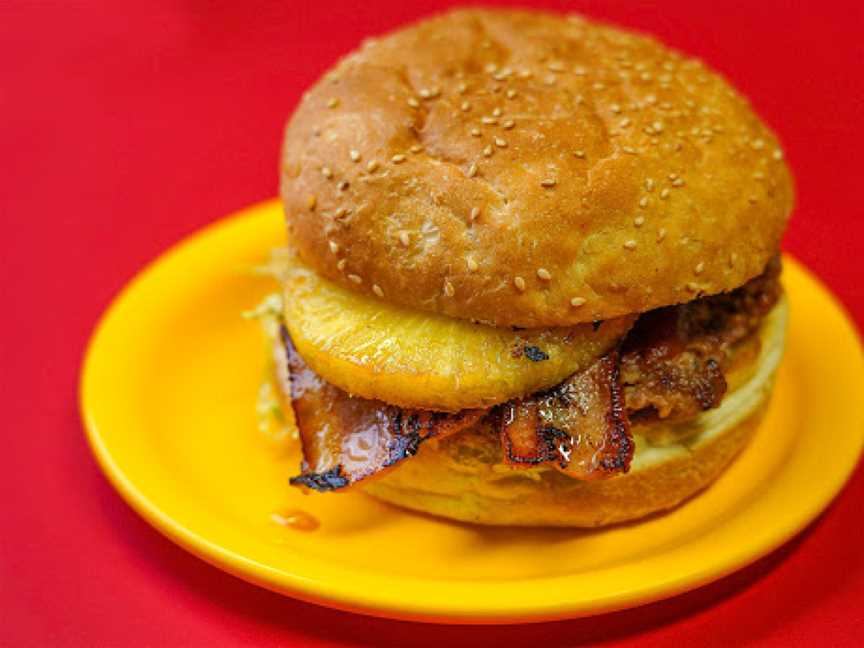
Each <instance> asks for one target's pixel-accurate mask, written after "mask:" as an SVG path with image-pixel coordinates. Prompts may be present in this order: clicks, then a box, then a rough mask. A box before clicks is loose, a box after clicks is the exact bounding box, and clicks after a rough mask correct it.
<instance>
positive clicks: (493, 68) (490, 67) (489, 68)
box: [483, 63, 498, 74]
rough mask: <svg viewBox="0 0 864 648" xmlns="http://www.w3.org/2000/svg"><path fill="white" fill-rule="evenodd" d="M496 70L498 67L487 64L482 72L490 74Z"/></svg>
mask: <svg viewBox="0 0 864 648" xmlns="http://www.w3.org/2000/svg"><path fill="white" fill-rule="evenodd" d="M497 69H498V66H497V65H495V64H494V63H487V64H486V65H485V66H484V67H483V70H484V71H485V72H486V73H488V74H492V73H493V72H494V71H495V70H497Z"/></svg>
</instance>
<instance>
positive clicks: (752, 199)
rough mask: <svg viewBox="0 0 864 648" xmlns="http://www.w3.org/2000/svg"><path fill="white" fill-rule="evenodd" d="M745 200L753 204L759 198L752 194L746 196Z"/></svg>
mask: <svg viewBox="0 0 864 648" xmlns="http://www.w3.org/2000/svg"><path fill="white" fill-rule="evenodd" d="M747 200H748V201H749V202H750V204H753V205H755V204H756V203H757V202H759V199H758V198H756V196H752V195H751V196H748V198H747Z"/></svg>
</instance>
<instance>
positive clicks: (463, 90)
mask: <svg viewBox="0 0 864 648" xmlns="http://www.w3.org/2000/svg"><path fill="white" fill-rule="evenodd" d="M456 91H457V92H458V93H459V94H465V93H466V92H467V91H468V84H467V83H465V82H464V81H463V82H462V83H460V84H459V85H458V86H456Z"/></svg>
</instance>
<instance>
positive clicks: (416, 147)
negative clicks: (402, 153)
mask: <svg viewBox="0 0 864 648" xmlns="http://www.w3.org/2000/svg"><path fill="white" fill-rule="evenodd" d="M408 150H410V151H411V152H412V153H419V152H420V151H422V150H423V147H422V146H420V145H419V144H413V145H412V146H411V148H410V149H408Z"/></svg>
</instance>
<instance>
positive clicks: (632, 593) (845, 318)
mask: <svg viewBox="0 0 864 648" xmlns="http://www.w3.org/2000/svg"><path fill="white" fill-rule="evenodd" d="M277 205H278V199H269V200H266V201H263V202H259V203H256V204H253V205H251V206H249V207H246V208H245V209H242V210H240V211H238V212H235V213H233V214H231V215H228V216H226V217H224V218H222V219H219V220H217V221H215V222H213V223H210V224H208V225H206V226H204V227H202V228H200V229H198V230H196V231H194V232H192V233H190V234H189V235H187V236H185V237H183V238H181V239H180V240H179V241H178V242H176V243H175V244H173V245H171V246H169V247H168V248H167V249H166V250H165V251H163V252H162V253H160V254H159V255H157V256H156V257H155V258H154V259H153V260H151V261H150V262H148V263H147V264H146V265H145V266H144V267H143V268H142V269H140V270H139V271H138V272H137V273H136V274H135V275H134V277H133V278H132V279H131V280H129V281H127V282H126V283H125V284H124V286H123V287H122V289H121V290H120V291H119V292H118V293H117V294H116V295H115V297H114V298H113V299H112V300H111V302H110V304H109V306H108V307H107V308H106V309H105V310H104V311H103V313H102V314H101V315H100V317H99V319H98V322H97V324H96V325H95V327H94V328H93V330H92V332H91V335H90V337H89V339H88V342H87V345H86V347H85V351H84V356H83V361H82V363H81V370H80V375H79V385H78V405H79V413H80V416H81V420H82V423H83V427H84V430H85V435H86V438H87V440H88V444H89V446H90V448H91V451H92V452H93V454H94V455H95V457H96V459H97V463H98V465H99V467H100V469H101V472H102V473H103V474H104V475H105V476H106V477H107V478H108V480H109V482H110V483H111V484H112V486H113V487H114V489H115V490H116V491H117V492H118V493H119V494H120V495H121V497H122V498H123V499H124V501H126V503H127V504H129V505H130V506H131V508H132V509H133V510H134V511H135V512H136V513H137V514H138V515H140V516H141V517H142V518H144V519H145V520H146V521H147V522H148V523H149V524H150V525H151V526H153V527H154V528H155V529H156V530H157V531H159V532H160V533H162V534H163V535H164V536H166V537H167V538H168V539H169V540H171V541H172V542H175V543H176V544H178V545H180V546H181V547H183V548H184V549H186V550H187V551H189V552H190V553H192V554H194V555H195V556H197V557H198V558H201V559H202V560H204V561H205V562H207V563H209V564H211V565H213V566H215V567H217V568H219V569H222V570H223V571H226V572H228V573H230V574H232V575H234V576H236V577H239V578H241V579H243V580H245V581H247V582H250V583H253V584H255V585H259V586H263V587H265V588H267V589H269V590H272V591H275V592H277V593H280V594H285V595H288V596H291V597H294V598H297V599H300V600H304V601H307V602H311V603H316V604H319V605H325V606H328V607H333V608H337V609H341V610H345V611H349V612H358V613H362V614H367V615H372V616H377V617H384V618H393V619H401V620H418V621H435V622H445V623H464V624H478V623H494V624H504V623H526V622H543V621H549V620H558V619H565V618H574V617H579V616H589V615H594V614H601V613H604V612H611V611H614V610H619V609H624V608H629V607H635V606H637V605H643V604H646V603H650V602H653V601H657V600H661V599H664V598H668V597H671V596H675V595H678V594H682V593H684V592H687V591H690V590H693V589H696V588H698V587H701V586H703V585H705V584H707V583H709V582H712V581H714V580H717V579H719V578H722V577H724V576H726V575H728V574H730V573H733V572H735V571H738V570H740V569H743V568H744V567H746V566H748V565H750V564H752V563H753V562H755V561H757V560H759V559H760V558H762V557H764V556H766V555H768V554H769V553H771V552H772V551H774V550H776V549H777V548H779V547H781V546H782V545H783V544H785V543H786V542H788V541H789V540H791V539H792V538H793V537H795V536H796V535H798V534H799V533H800V532H801V531H802V530H803V529H804V528H805V527H806V526H807V525H808V524H810V523H811V522H813V520H814V519H816V518H817V517H818V516H819V515H820V513H822V512H823V511H824V510H826V509H827V508H828V506H829V505H830V504H831V502H832V501H833V500H834V499H835V498H836V497H837V496H838V495H839V494H840V492H841V491H842V490H843V488H844V487H845V485H846V484H847V483H848V481H849V479H850V477H851V476H852V474H853V472H854V470H855V467H856V465H857V463H858V459H859V457H860V455H861V452H862V447H864V418H862V421H861V423H862V425H861V430H860V431H859V433H858V437H857V452H856V453H855V454H854V457H853V458H850V460H849V461H848V462H847V463H846V465H845V466H843V467H842V470H839V471H835V472H834V473H833V478H832V480H831V483H830V484H829V485H828V486H827V487H824V488H823V489H822V490H821V491H820V495H819V496H817V497H812V498H811V499H810V500H809V501H808V502H807V503H808V504H809V506H806V507H804V509H799V510H798V511H797V514H796V515H793V516H789V515H787V516H786V517H785V518H784V520H783V523H782V524H780V525H776V524H775V525H772V529H773V533H770V534H765V535H764V536H763V537H762V540H761V542H760V543H758V544H757V545H756V547H755V548H754V544H753V542H752V541H751V542H749V543H747V544H745V543H741V544H739V545H736V546H735V547H734V550H733V551H729V552H727V553H726V554H725V559H723V560H719V561H713V562H712V563H710V564H709V565H708V566H706V567H703V568H702V569H691V570H689V571H687V572H686V573H684V574H677V575H676V574H671V575H669V576H668V577H667V578H664V579H661V580H659V581H658V579H656V578H655V579H653V582H652V583H651V584H649V585H647V586H645V585H640V586H635V587H629V588H624V589H621V590H619V591H617V592H614V593H612V594H610V595H607V596H606V597H602V598H596V597H595V598H592V599H590V600H587V601H586V600H563V599H562V598H561V597H558V598H557V599H556V600H555V601H544V602H541V603H534V602H532V604H530V605H526V604H525V603H524V599H523V602H522V603H516V601H518V600H519V598H520V597H510V598H509V599H507V604H505V605H502V604H501V602H502V600H503V599H502V598H500V597H499V596H498V595H496V596H494V597H493V598H494V599H495V602H496V605H495V606H494V609H493V607H492V606H483V605H478V603H481V601H478V600H477V599H476V598H475V597H472V601H474V606H475V607H473V608H471V609H465V608H464V605H462V604H459V606H458V607H457V606H456V605H453V604H450V603H448V599H449V600H453V601H460V600H462V597H460V596H452V595H451V596H449V597H448V596H444V597H439V598H438V599H437V600H435V601H434V603H432V602H430V601H428V600H423V599H422V597H418V598H416V599H414V598H413V597H410V596H408V597H404V598H403V597H402V596H400V595H399V594H398V592H402V593H404V587H405V583H406V581H407V582H417V581H420V580H421V579H419V578H418V577H410V578H409V577H395V576H393V575H390V574H379V575H376V577H377V578H379V579H380V580H381V581H382V582H385V583H386V582H388V581H392V582H393V583H399V585H400V588H402V589H400V588H395V589H394V588H391V587H382V588H379V590H380V591H381V592H384V594H383V595H381V594H379V593H378V592H371V591H369V590H371V589H373V588H366V589H367V592H365V593H363V594H359V595H358V593H357V591H356V590H350V589H348V590H346V588H345V587H343V586H341V583H338V582H336V583H333V582H331V583H328V582H326V581H324V582H322V581H316V580H314V579H309V578H307V577H304V576H302V574H298V573H289V572H285V571H283V570H281V569H276V568H274V567H272V566H269V565H267V564H264V563H261V562H259V561H257V560H255V559H254V558H250V557H248V556H245V555H243V554H242V553H241V552H237V551H235V550H233V549H231V548H229V547H225V546H221V545H220V544H219V543H218V542H213V541H212V540H210V539H208V538H206V537H204V536H202V535H201V534H200V533H198V532H196V531H195V530H194V529H191V528H189V527H188V526H186V525H185V524H184V523H183V522H182V521H179V520H176V519H174V518H172V517H171V516H170V515H169V514H167V513H166V512H165V511H163V510H162V509H161V508H160V506H159V505H158V503H156V502H154V501H152V500H151V499H150V498H148V496H147V495H146V493H144V492H143V491H142V490H141V489H139V488H138V487H137V486H136V485H135V483H134V482H133V481H132V480H131V479H130V478H129V477H128V475H126V474H125V472H124V471H123V469H122V466H120V465H119V464H118V463H117V461H116V460H115V458H114V457H113V456H112V454H111V451H110V449H109V448H108V446H107V444H106V439H105V437H104V436H103V434H102V433H101V431H100V429H99V425H98V422H97V421H96V420H95V416H94V412H93V409H94V407H95V405H93V403H92V402H91V399H92V398H96V396H95V394H94V392H95V391H96V385H91V383H92V381H93V380H94V378H93V377H92V376H93V373H94V365H95V363H96V362H97V360H98V359H99V357H98V354H99V348H100V341H101V340H102V339H103V337H104V336H105V335H107V333H106V331H108V330H109V327H110V326H111V324H112V322H113V321H114V318H116V317H120V314H122V308H123V305H124V303H126V301H127V300H128V299H129V298H130V295H132V294H134V292H135V291H136V290H137V289H138V288H139V287H140V286H141V285H142V284H145V282H147V280H148V279H149V278H150V277H151V276H152V275H153V274H154V273H155V272H156V270H157V269H158V268H160V267H163V266H164V264H166V263H168V262H170V261H171V260H172V259H173V258H175V257H177V256H180V255H182V254H183V253H184V252H186V251H188V250H189V249H190V248H194V247H195V246H197V245H202V244H205V245H206V243H207V242H208V241H209V240H210V239H211V238H213V237H218V236H223V235H226V234H227V233H229V232H230V231H231V230H232V229H234V228H241V229H242V228H245V227H251V226H252V225H253V224H254V223H257V221H258V220H262V221H263V220H265V219H270V218H272V217H273V216H272V212H273V211H274V208H275V207H276V206H277ZM280 213H281V212H280ZM784 263H787V264H789V265H792V266H794V267H795V269H796V271H798V272H800V273H801V274H802V275H803V276H804V277H805V278H806V279H807V280H809V281H810V282H812V283H813V284H814V286H815V287H816V288H817V289H818V291H819V293H820V294H821V295H822V296H824V297H825V298H826V299H827V300H828V302H829V303H830V304H831V306H832V307H833V308H834V309H835V310H836V311H837V314H838V315H839V318H840V320H841V321H842V323H843V324H844V325H845V326H846V327H847V328H848V330H849V332H850V333H851V336H852V339H853V340H854V343H855V345H856V346H857V348H858V351H859V354H858V360H857V363H856V364H857V365H858V367H857V372H858V374H859V375H860V376H862V377H864V347H862V340H861V336H860V334H859V332H858V330H857V328H856V326H855V324H854V320H853V319H852V318H851V317H850V315H849V313H848V311H847V310H846V308H845V307H844V305H843V304H842V303H841V302H840V301H839V300H838V299H837V298H836V297H835V296H834V294H833V293H832V292H831V291H830V290H829V289H828V287H827V286H826V285H825V284H824V283H823V282H822V281H821V280H820V279H819V278H818V277H817V276H815V275H814V274H813V273H811V272H810V271H809V270H808V269H807V268H806V266H804V265H803V264H802V263H801V262H799V261H797V260H796V259H795V258H794V257H792V256H791V255H789V253H787V252H784ZM852 362H854V361H852ZM686 544H687V543H685V544H684V545H680V546H679V547H676V550H678V549H680V548H681V547H684V546H686ZM306 560H307V561H308V558H307V559H306ZM616 568H617V567H612V568H610V567H605V568H603V570H604V571H608V570H610V569H612V570H614V569H616ZM342 569H343V570H347V571H354V572H357V571H363V570H357V569H356V568H344V567H343V568H342ZM336 571H338V570H336ZM578 576H581V574H577V575H573V574H565V575H562V576H554V577H549V576H544V577H535V578H529V579H520V580H519V581H518V587H519V588H520V590H521V591H522V592H523V593H524V591H525V589H526V587H528V588H529V589H530V588H532V587H536V586H538V585H542V586H544V587H545V586H548V585H549V584H555V583H559V582H560V583H566V582H567V581H571V582H572V580H573V579H574V577H578ZM423 582H424V585H426V586H433V585H435V586H436V587H435V589H438V588H439V586H442V585H446V588H449V589H451V590H454V589H466V590H467V591H473V592H481V591H482V590H483V589H484V587H483V586H484V583H482V582H478V581H438V582H437V583H436V581H434V580H428V579H427V580H424V581H423ZM505 585H509V583H508V584H502V583H501V582H496V583H494V585H493V586H494V588H496V589H501V588H505ZM487 587H489V586H488V585H487ZM554 589H555V590H556V591H560V589H559V588H557V587H555V588H554ZM394 591H395V592H397V595H396V596H394V595H393V592H394ZM441 593H442V594H443V593H445V592H444V591H442V592H441ZM487 594H488V592H487ZM403 595H404V594H403Z"/></svg>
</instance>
